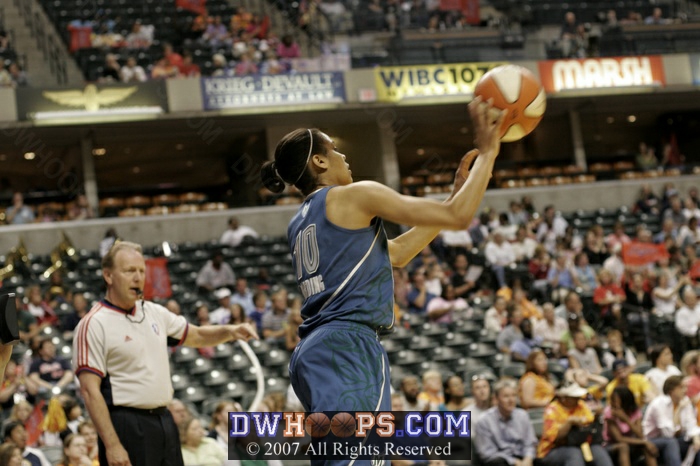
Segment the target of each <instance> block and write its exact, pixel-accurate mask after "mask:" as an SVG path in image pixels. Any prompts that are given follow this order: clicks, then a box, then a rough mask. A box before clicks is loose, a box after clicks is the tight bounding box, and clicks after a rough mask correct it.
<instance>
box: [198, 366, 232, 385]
mask: <svg viewBox="0 0 700 466" xmlns="http://www.w3.org/2000/svg"><path fill="white" fill-rule="evenodd" d="M229 380H230V376H229V374H228V373H226V372H224V371H221V370H219V369H214V370H212V371H210V372H208V373H206V374H205V375H204V378H203V384H204V386H205V387H208V388H212V387H218V386H221V385H225V384H226V383H227V382H228V381H229Z"/></svg>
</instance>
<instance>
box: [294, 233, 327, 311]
mask: <svg viewBox="0 0 700 466" xmlns="http://www.w3.org/2000/svg"><path fill="white" fill-rule="evenodd" d="M294 259H295V260H296V264H297V280H300V281H301V279H302V278H303V277H304V275H306V276H307V277H308V276H309V275H313V274H315V273H316V272H317V271H318V266H319V264H320V263H321V254H320V252H319V250H318V240H317V239H316V224H315V223H312V224H311V225H308V226H307V227H306V228H304V230H303V231H300V232H299V234H298V235H297V239H296V242H295V244H294ZM299 287H300V288H301V293H302V294H303V295H304V299H307V298H308V297H309V296H312V295H315V294H316V293H320V292H322V291H325V289H326V286H325V285H324V283H323V276H322V275H318V276H315V277H314V276H312V277H311V278H308V279H306V280H304V281H303V282H301V283H300V284H299Z"/></svg>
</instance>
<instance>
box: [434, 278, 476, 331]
mask: <svg viewBox="0 0 700 466" xmlns="http://www.w3.org/2000/svg"><path fill="white" fill-rule="evenodd" d="M468 311H469V304H467V302H466V301H465V300H464V299H462V298H458V297H457V296H455V288H454V286H452V285H451V284H446V285H443V287H442V294H441V295H440V296H437V297H436V298H434V299H432V300H431V301H430V302H429V303H428V318H429V319H430V320H431V321H432V322H437V323H440V324H451V323H452V322H454V321H455V320H460V318H461V319H465V318H466V317H467V316H466V314H467V312H468Z"/></svg>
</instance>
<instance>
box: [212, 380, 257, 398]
mask: <svg viewBox="0 0 700 466" xmlns="http://www.w3.org/2000/svg"><path fill="white" fill-rule="evenodd" d="M215 391H216V393H217V395H218V396H220V397H223V398H225V399H230V400H236V401H240V400H241V399H242V398H243V396H244V395H245V394H246V393H247V392H248V391H249V389H248V386H247V385H246V384H243V383H240V382H228V383H226V384H225V385H220V386H218V387H216V389H215Z"/></svg>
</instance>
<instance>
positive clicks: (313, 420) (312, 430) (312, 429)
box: [305, 413, 331, 438]
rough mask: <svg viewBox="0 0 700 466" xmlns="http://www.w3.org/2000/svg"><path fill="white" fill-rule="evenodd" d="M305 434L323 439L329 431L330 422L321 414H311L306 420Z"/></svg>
mask: <svg viewBox="0 0 700 466" xmlns="http://www.w3.org/2000/svg"><path fill="white" fill-rule="evenodd" d="M305 427H306V433H307V434H309V435H310V436H312V437H316V438H317V437H325V436H326V435H328V432H329V431H330V430H331V421H330V420H329V419H328V416H326V415H325V414H323V413H313V414H310V415H309V417H307V418H306V426H305Z"/></svg>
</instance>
